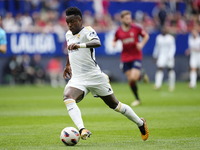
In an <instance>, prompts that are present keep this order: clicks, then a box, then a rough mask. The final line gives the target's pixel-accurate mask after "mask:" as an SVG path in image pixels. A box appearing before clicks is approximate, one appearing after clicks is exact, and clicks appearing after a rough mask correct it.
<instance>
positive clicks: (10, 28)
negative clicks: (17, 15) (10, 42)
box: [2, 12, 19, 33]
mask: <svg viewBox="0 0 200 150" xmlns="http://www.w3.org/2000/svg"><path fill="white" fill-rule="evenodd" d="M2 25H3V28H4V30H5V31H6V32H7V33H11V32H18V31H19V26H18V25H17V24H16V22H15V19H14V18H13V15H12V13H11V12H8V13H7V14H6V17H5V18H4V19H3V20H2Z"/></svg>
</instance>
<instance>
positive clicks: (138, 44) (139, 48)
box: [136, 43, 144, 51]
mask: <svg viewBox="0 0 200 150" xmlns="http://www.w3.org/2000/svg"><path fill="white" fill-rule="evenodd" d="M143 47H144V45H143V44H142V43H137V44H136V48H137V50H139V51H141V50H142V49H143Z"/></svg>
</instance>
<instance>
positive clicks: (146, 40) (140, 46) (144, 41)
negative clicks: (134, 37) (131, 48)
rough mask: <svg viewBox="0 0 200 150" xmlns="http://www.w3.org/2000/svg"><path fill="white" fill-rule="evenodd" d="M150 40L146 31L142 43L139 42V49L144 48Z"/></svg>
mask: <svg viewBox="0 0 200 150" xmlns="http://www.w3.org/2000/svg"><path fill="white" fill-rule="evenodd" d="M148 40H149V34H148V33H146V34H145V36H144V37H143V39H142V41H141V42H140V43H137V45H136V46H137V49H138V50H142V49H143V47H144V46H145V44H146V43H147V42H148Z"/></svg>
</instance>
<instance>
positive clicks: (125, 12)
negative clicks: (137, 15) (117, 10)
mask: <svg viewBox="0 0 200 150" xmlns="http://www.w3.org/2000/svg"><path fill="white" fill-rule="evenodd" d="M126 15H132V13H131V11H129V10H123V11H122V12H121V14H120V16H121V18H123V17H124V16H126Z"/></svg>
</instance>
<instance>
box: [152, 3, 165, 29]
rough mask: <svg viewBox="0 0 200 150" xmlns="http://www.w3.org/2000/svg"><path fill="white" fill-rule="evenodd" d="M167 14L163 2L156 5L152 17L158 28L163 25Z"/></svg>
mask: <svg viewBox="0 0 200 150" xmlns="http://www.w3.org/2000/svg"><path fill="white" fill-rule="evenodd" d="M167 13H168V10H167V8H166V6H165V3H164V2H159V3H158V5H157V6H156V7H155V8H154V9H153V12H152V15H153V17H154V21H155V22H156V23H157V26H158V27H159V28H161V27H162V26H163V25H164V24H165V21H166V18H167Z"/></svg>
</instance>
